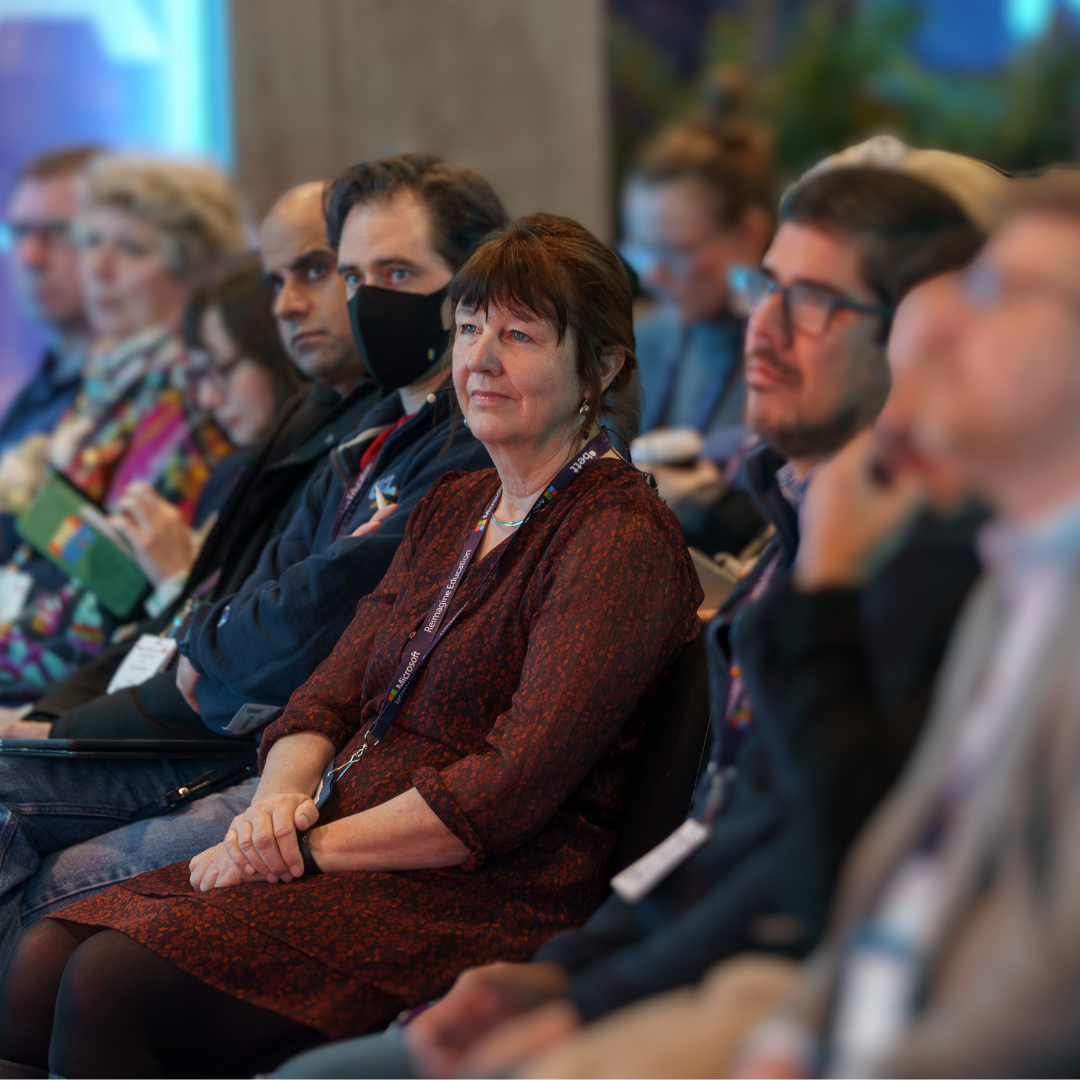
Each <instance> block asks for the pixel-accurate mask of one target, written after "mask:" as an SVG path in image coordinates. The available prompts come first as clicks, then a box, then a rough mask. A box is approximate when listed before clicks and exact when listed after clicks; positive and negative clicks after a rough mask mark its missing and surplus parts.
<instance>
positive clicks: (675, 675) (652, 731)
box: [611, 628, 709, 874]
mask: <svg viewBox="0 0 1080 1080" xmlns="http://www.w3.org/2000/svg"><path fill="white" fill-rule="evenodd" d="M708 736H709V677H708V670H707V668H706V664H705V631H704V628H703V629H702V632H701V633H700V634H698V636H697V637H696V638H694V640H693V641H691V642H690V644H689V645H687V646H686V648H685V649H683V651H682V652H681V653H680V654H679V656H678V658H677V659H676V661H675V663H674V665H673V666H672V669H671V671H669V672H668V674H667V676H666V678H665V679H664V680H663V682H662V683H661V684H660V687H659V690H658V692H657V693H656V695H655V696H654V697H653V700H652V703H651V704H650V706H649V711H648V715H647V716H646V719H645V732H644V735H643V736H642V740H641V748H640V749H639V751H638V757H637V765H636V766H635V768H634V773H633V776H632V777H631V779H630V788H629V790H628V791H627V797H626V807H625V809H624V811H623V822H622V828H621V829H620V830H619V839H618V842H617V843H616V845H615V854H614V855H613V856H612V861H611V872H612V874H617V873H618V872H619V871H620V870H624V869H625V868H626V867H627V866H629V865H630V864H631V863H632V862H635V861H636V860H637V859H640V858H641V856H642V855H644V854H645V852H647V851H649V850H651V849H652V848H654V847H655V846H656V845H657V844H659V843H660V841H661V840H663V839H664V838H665V837H666V836H668V835H669V834H670V833H672V832H673V831H674V830H675V829H677V828H678V827H679V825H681V824H682V822H683V819H684V818H685V817H686V815H687V812H688V811H689V810H690V802H691V800H692V799H693V796H694V787H695V786H696V784H697V779H698V776H699V775H700V772H701V765H702V760H703V757H704V754H705V746H706V743H707V740H708Z"/></svg>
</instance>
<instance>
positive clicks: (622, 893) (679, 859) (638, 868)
mask: <svg viewBox="0 0 1080 1080" xmlns="http://www.w3.org/2000/svg"><path fill="white" fill-rule="evenodd" d="M708 839H709V827H708V825H703V824H702V823H701V822H700V821H697V820H696V819H695V818H687V819H686V820H685V821H684V822H683V823H682V824H681V825H680V826H679V827H678V828H677V829H676V830H675V831H674V832H673V833H672V834H671V835H670V836H669V837H668V838H667V839H666V840H662V841H661V842H660V843H659V844H657V845H656V847H654V848H653V849H652V851H647V852H645V854H644V855H642V856H641V858H640V859H638V861H637V862H634V863H631V864H630V865H629V866H628V867H627V868H626V869H625V870H623V871H621V872H620V873H618V874H616V875H615V876H614V877H613V878H612V879H611V887H612V889H614V890H615V894H616V895H617V896H618V897H619V899H620V900H622V901H624V902H625V903H627V904H636V903H637V902H638V901H639V900H640V899H641V898H642V897H643V896H648V895H649V893H651V892H652V891H653V889H655V888H656V886H657V885H659V884H660V882H661V881H663V880H664V878H666V877H667V876H668V874H670V873H671V871H672V870H674V869H675V867H677V866H679V865H680V864H681V863H683V862H685V861H686V860H687V859H688V858H689V857H690V856H691V855H693V853H694V852H695V851H697V849H698V848H699V847H701V845H702V844H704V843H705V841H706V840H708Z"/></svg>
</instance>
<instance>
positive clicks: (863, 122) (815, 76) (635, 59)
mask: <svg viewBox="0 0 1080 1080" xmlns="http://www.w3.org/2000/svg"><path fill="white" fill-rule="evenodd" d="M918 20H919V8H918V6H917V5H916V4H914V3H912V2H911V0H861V2H858V0H807V2H805V3H803V4H792V3H791V2H790V0H787V2H785V0H751V2H749V3H748V4H747V5H746V6H745V7H744V8H743V10H742V11H741V12H738V13H731V12H726V13H721V14H718V15H716V16H714V17H713V19H712V20H711V23H710V25H709V28H708V34H707V40H706V42H705V43H704V49H703V71H705V70H708V69H709V68H710V67H715V66H716V65H719V64H726V63H737V64H739V65H740V66H741V67H743V68H744V69H745V71H746V72H747V73H748V75H749V77H750V94H749V98H750V109H751V112H752V113H753V114H754V115H756V116H757V117H758V118H759V119H760V120H761V121H763V122H764V123H765V124H766V125H767V126H768V127H769V128H771V130H772V132H773V135H774V138H775V145H776V151H777V157H778V160H779V163H780V166H781V169H782V170H783V171H784V172H785V173H786V174H787V175H789V176H790V175H795V174H798V173H799V172H801V171H802V170H803V169H804V168H806V167H807V166H809V165H811V164H813V163H814V162H815V161H818V160H820V159H821V158H822V157H824V156H826V155H827V154H830V153H832V152H834V151H836V150H838V149H840V148H842V147H844V146H848V145H850V144H852V143H855V142H858V141H859V140H861V139H864V138H867V137H868V136H870V135H875V134H879V133H881V132H888V133H890V134H894V135H897V136H898V137H900V138H902V139H904V140H905V141H906V142H908V143H910V144H911V145H915V146H925V147H936V148H939V149H944V150H955V151H959V152H962V153H966V154H971V155H973V156H975V157H979V158H983V159H984V160H987V161H992V162H994V163H995V164H997V165H1000V166H1002V167H1004V168H1007V169H1015V170H1024V169H1033V168H1037V167H1039V166H1042V165H1046V164H1049V163H1052V162H1059V161H1068V160H1075V159H1077V158H1080V38H1078V37H1077V35H1076V34H1075V33H1074V32H1073V29H1072V27H1071V26H1066V25H1065V24H1064V23H1063V22H1062V21H1059V22H1057V23H1056V24H1055V25H1054V26H1053V27H1052V28H1051V29H1050V31H1049V32H1048V33H1047V34H1045V35H1044V36H1043V37H1042V38H1041V39H1039V40H1037V41H1034V42H1032V43H1031V44H1030V45H1028V46H1027V47H1026V48H1024V49H1022V50H1021V51H1019V52H1018V53H1017V54H1016V55H1015V57H1014V58H1013V60H1012V61H1011V63H1009V64H1008V65H1007V66H1006V67H1005V68H1003V69H1002V70H1000V71H997V72H993V73H985V72H974V73H967V72H942V71H936V70H931V69H930V68H928V67H927V66H925V65H923V64H921V63H920V62H919V60H918V58H917V56H916V53H915V51H914V49H913V47H912V42H913V39H914V35H915V32H916V30H917V27H918ZM609 57H610V71H611V79H612V90H613V98H614V120H615V123H614V137H615V147H614V150H615V173H616V180H618V179H621V177H622V176H623V175H625V171H626V169H627V168H628V167H629V164H630V162H631V161H632V160H633V157H634V155H635V153H636V152H637V149H638V147H639V146H640V145H641V143H642V141H643V140H644V139H646V138H648V137H650V136H651V135H653V134H654V133H655V132H656V131H658V130H659V129H660V128H661V127H662V126H663V125H664V124H665V123H667V122H670V121H672V120H677V119H681V118H686V117H689V116H692V115H693V113H694V110H695V107H696V106H695V101H696V86H695V84H694V82H693V81H692V80H689V81H688V80H680V79H679V78H677V77H676V75H675V74H674V72H673V71H672V69H671V67H670V65H668V64H667V63H665V60H664V57H663V56H662V55H661V54H660V53H659V52H658V51H657V50H655V49H654V48H653V47H652V46H651V45H650V44H649V42H648V41H646V40H644V39H643V38H642V37H641V36H640V35H637V34H636V33H635V32H634V31H633V29H632V28H630V27H629V26H628V25H626V24H625V23H623V22H621V21H620V20H619V19H618V18H615V17H613V18H612V20H611V24H610V34H609Z"/></svg>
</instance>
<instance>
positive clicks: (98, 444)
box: [0, 155, 244, 705]
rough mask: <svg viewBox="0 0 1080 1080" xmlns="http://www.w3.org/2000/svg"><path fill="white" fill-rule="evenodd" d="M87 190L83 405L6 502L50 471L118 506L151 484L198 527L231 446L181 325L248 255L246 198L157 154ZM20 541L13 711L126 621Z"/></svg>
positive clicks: (3, 495) (96, 178)
mask: <svg viewBox="0 0 1080 1080" xmlns="http://www.w3.org/2000/svg"><path fill="white" fill-rule="evenodd" d="M78 188H79V213H78V217H77V219H76V224H75V241H76V245H77V247H78V257H79V274H80V277H81V281H82V287H83V295H84V302H85V305H86V314H87V319H88V322H89V324H90V327H91V330H92V332H93V334H94V337H95V342H96V343H95V346H94V349H93V351H92V355H91V357H90V359H89V361H88V363H87V365H86V368H85V370H84V377H83V388H82V391H81V392H80V394H79V396H78V398H77V400H76V402H75V405H74V406H73V407H72V408H71V409H70V410H69V412H68V413H67V414H66V415H65V416H64V417H63V418H62V420H61V422H60V424H59V425H58V427H57V429H56V431H55V432H54V433H53V434H52V436H51V437H50V438H49V439H48V441H47V444H44V445H42V446H41V452H40V454H39V455H38V462H39V464H40V466H41V467H40V468H39V469H38V470H37V471H36V472H35V473H34V474H33V475H31V476H30V477H29V478H27V479H26V481H25V483H24V485H23V487H21V488H20V489H18V490H12V489H11V488H7V489H2V490H0V503H2V504H3V508H5V509H8V510H18V509H21V508H22V507H24V506H25V505H27V504H28V502H29V501H30V500H31V499H32V498H33V496H34V494H35V493H36V490H37V489H38V487H39V486H40V483H41V482H42V480H43V479H44V475H45V470H44V465H45V464H46V462H47V463H48V465H50V466H51V467H52V468H54V469H56V470H58V471H59V472H61V473H63V474H64V475H65V476H66V477H67V478H68V479H69V480H71V481H72V483H74V484H75V485H76V486H77V487H79V488H81V489H82V490H83V491H84V492H85V493H86V494H87V495H89V496H90V497H91V498H92V499H94V500H96V501H98V502H100V503H101V504H102V505H104V507H105V509H106V510H112V509H113V508H115V507H116V506H117V504H118V502H119V500H120V499H121V498H122V496H123V494H124V492H125V491H126V489H127V488H128V486H129V485H130V484H131V483H133V482H135V481H141V482H143V483H146V484H149V485H150V486H151V487H152V488H153V489H154V490H155V491H156V492H157V494H158V495H159V496H160V497H161V498H163V499H165V500H167V501H168V502H170V503H172V504H173V505H175V506H176V507H177V508H178V509H179V510H180V511H181V513H182V514H183V515H184V516H185V518H186V519H187V520H188V521H190V517H191V515H192V513H193V511H194V508H195V503H196V501H197V499H198V496H199V493H200V492H201V490H202V487H203V485H204V484H205V482H206V480H207V478H208V476H209V475H210V471H211V470H212V468H213V466H214V464H215V463H216V462H217V461H218V460H220V459H221V458H222V457H223V456H224V455H225V454H226V453H227V452H228V451H229V449H230V447H229V444H228V441H227V440H226V439H225V437H224V436H223V435H222V434H221V432H220V431H219V430H218V429H217V428H216V427H215V426H214V424H213V422H212V421H211V420H210V419H209V418H208V417H207V416H205V415H204V414H203V413H201V412H200V410H199V409H198V407H197V405H196V403H195V399H194V395H193V393H192V386H191V372H190V364H189V359H188V355H187V352H186V351H185V349H184V346H183V344H182V342H181V340H180V338H179V333H178V332H179V325H180V319H181V315H182V313H183V310H184V305H185V303H186V301H187V298H188V295H189V293H190V290H191V286H192V283H193V282H194V281H195V280H196V279H197V278H198V277H199V276H200V274H202V273H204V272H205V271H206V270H207V269H208V268H209V267H211V266H212V265H213V264H214V263H216V262H218V261H219V260H221V259H222V258H225V257H227V256H230V255H233V254H236V253H238V252H239V251H241V250H243V248H244V230H243V227H242V222H241V214H240V206H239V202H238V200H237V198H236V195H235V193H234V191H233V189H232V187H231V186H230V184H229V182H228V181H227V180H226V179H225V177H224V176H222V175H221V174H220V173H219V172H218V171H217V170H216V169H214V168H212V167H211V166H209V165H202V164H196V163H187V162H177V161H170V160H166V159H161V158H150V157H125V156H111V155H102V156H99V157H97V158H94V159H93V160H92V161H91V162H90V163H89V164H88V165H87V166H86V168H85V169H84V171H83V173H82V175H81V176H80V177H79V181H78ZM8 531H10V530H8ZM16 540H17V538H15V537H12V536H10V535H5V537H4V545H3V548H4V551H3V554H4V555H5V556H7V557H9V558H10V559H12V560H13V561H14V562H15V563H17V564H18V567H19V568H20V569H21V570H22V571H23V572H29V573H31V574H32V575H33V576H34V578H35V582H36V584H35V587H34V590H33V593H32V594H31V596H30V597H29V599H28V601H27V603H26V605H25V607H24V608H23V610H22V612H21V613H20V614H19V615H18V616H17V617H16V618H15V619H14V620H13V621H12V622H11V623H9V624H8V625H7V626H6V628H5V629H4V630H3V633H2V635H0V698H2V699H4V700H5V701H6V703H7V704H9V705H17V704H18V703H19V702H20V701H26V700H32V699H34V698H36V697H37V696H39V695H40V694H41V693H42V692H43V691H44V690H45V689H46V688H47V687H48V686H49V685H50V684H51V683H52V682H54V681H56V680H57V679H58V678H60V677H62V676H63V675H66V674H67V673H68V672H70V671H71V670H73V668H74V667H75V666H77V665H78V664H80V663H82V662H84V661H85V660H87V659H89V658H91V657H93V656H94V655H96V654H97V653H98V652H100V650H101V648H102V647H103V646H104V645H105V644H106V642H107V641H108V638H109V636H110V634H111V632H112V630H113V626H114V624H113V621H112V617H111V616H110V615H108V614H107V613H106V612H105V611H104V610H103V609H102V607H101V606H100V604H99V603H98V602H97V598H96V597H95V596H94V595H93V594H92V593H89V592H87V591H85V590H84V589H82V588H80V587H78V586H77V585H76V584H75V583H74V582H71V581H67V582H63V583H62V584H60V585H59V586H57V582H56V571H55V570H53V569H52V568H51V567H48V566H47V565H46V564H45V563H44V562H43V561H42V560H41V559H40V557H39V556H36V555H35V554H34V553H33V552H32V551H31V550H30V549H29V548H28V547H26V546H24V545H18V546H16ZM135 614H136V616H137V614H138V613H137V612H136V613H135Z"/></svg>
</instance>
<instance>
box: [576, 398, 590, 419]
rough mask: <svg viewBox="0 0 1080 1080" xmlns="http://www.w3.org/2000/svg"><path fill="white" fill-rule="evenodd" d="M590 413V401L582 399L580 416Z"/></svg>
mask: <svg viewBox="0 0 1080 1080" xmlns="http://www.w3.org/2000/svg"><path fill="white" fill-rule="evenodd" d="M588 411H589V399H588V398H582V399H581V405H580V406H579V408H578V414H579V415H581V416H584V415H585V414H586V413H587V412H588Z"/></svg>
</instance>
